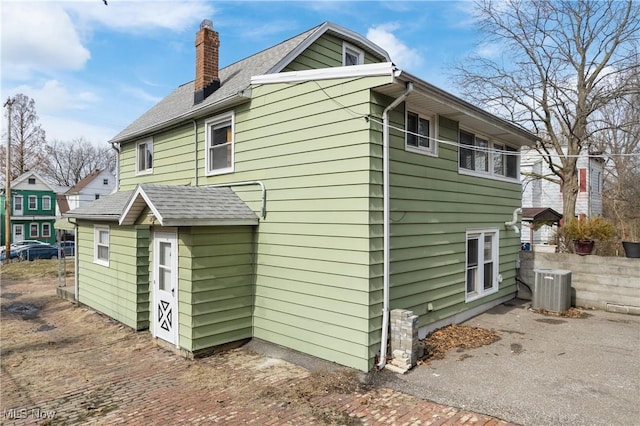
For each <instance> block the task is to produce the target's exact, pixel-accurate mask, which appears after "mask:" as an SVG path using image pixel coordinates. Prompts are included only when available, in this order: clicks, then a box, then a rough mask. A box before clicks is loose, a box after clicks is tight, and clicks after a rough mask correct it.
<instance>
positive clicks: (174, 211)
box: [120, 184, 258, 226]
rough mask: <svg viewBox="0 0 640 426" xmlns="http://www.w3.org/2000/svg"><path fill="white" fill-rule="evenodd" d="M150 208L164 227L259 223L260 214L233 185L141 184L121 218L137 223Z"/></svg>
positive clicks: (130, 222)
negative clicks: (233, 188) (238, 194)
mask: <svg viewBox="0 0 640 426" xmlns="http://www.w3.org/2000/svg"><path fill="white" fill-rule="evenodd" d="M145 207H149V209H150V210H151V212H152V214H153V215H154V216H155V218H156V220H157V221H158V223H159V224H160V225H162V226H208V225H257V224H258V217H257V216H256V215H255V213H254V212H253V210H251V209H250V208H249V207H248V206H247V205H246V204H245V203H244V201H242V200H241V199H240V197H238V196H237V195H236V193H235V192H233V190H232V189H231V188H225V187H216V188H211V187H195V186H177V185H154V184H140V185H138V187H137V188H136V190H135V191H134V193H133V195H132V196H131V197H130V198H129V200H128V202H127V205H126V207H125V209H124V211H123V212H122V215H121V217H120V224H121V225H132V224H134V223H135V222H136V220H137V219H138V217H139V216H140V214H141V213H142V211H143V210H144V208H145Z"/></svg>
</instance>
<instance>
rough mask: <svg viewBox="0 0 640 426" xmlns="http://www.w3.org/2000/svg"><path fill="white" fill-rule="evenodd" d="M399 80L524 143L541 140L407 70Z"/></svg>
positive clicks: (530, 143)
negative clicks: (506, 131) (502, 129)
mask: <svg viewBox="0 0 640 426" xmlns="http://www.w3.org/2000/svg"><path fill="white" fill-rule="evenodd" d="M397 77H398V78H397V81H398V82H402V83H403V84H406V83H407V82H411V83H413V85H414V87H415V89H416V90H417V91H422V92H427V93H429V95H430V96H434V97H436V98H439V99H440V100H443V101H445V102H447V103H449V104H452V105H455V106H456V107H457V108H459V109H460V110H461V111H463V112H464V113H465V114H468V115H470V116H474V117H476V118H477V119H479V120H483V121H485V122H488V123H490V124H492V125H494V126H497V127H502V128H504V129H505V130H508V131H509V132H511V133H513V134H515V135H516V136H518V137H519V138H520V139H521V141H522V145H525V146H526V145H532V144H535V143H536V142H537V141H539V140H540V138H539V137H538V136H536V135H534V134H533V133H531V132H529V131H528V130H526V129H524V128H522V127H520V126H517V125H515V124H513V123H510V122H509V121H507V120H503V119H502V118H500V117H497V116H495V115H493V114H491V113H489V112H487V111H485V110H483V109H482V108H479V107H477V106H475V105H473V104H471V103H469V102H467V101H465V100H464V99H461V98H459V97H457V96H455V95H453V94H451V93H449V92H447V91H445V90H443V89H440V88H439V87H437V86H434V85H433V84H430V83H428V82H426V81H424V80H422V79H420V78H419V77H416V76H414V75H412V74H410V73H408V72H406V71H402V72H401V73H398V75H397Z"/></svg>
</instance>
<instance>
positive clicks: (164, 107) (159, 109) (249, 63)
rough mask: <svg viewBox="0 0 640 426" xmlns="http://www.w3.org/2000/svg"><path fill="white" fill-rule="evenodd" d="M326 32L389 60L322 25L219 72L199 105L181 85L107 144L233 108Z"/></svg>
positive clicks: (373, 46)
mask: <svg viewBox="0 0 640 426" xmlns="http://www.w3.org/2000/svg"><path fill="white" fill-rule="evenodd" d="M326 32H328V33H331V34H334V35H337V36H339V37H343V38H345V39H347V40H349V41H350V42H352V43H353V44H355V45H357V46H359V47H361V48H363V49H365V50H367V51H368V52H371V53H372V54H373V55H375V56H377V57H378V58H380V59H381V60H384V61H386V62H388V61H390V60H391V59H390V58H389V54H388V53H387V52H385V51H384V50H383V49H382V48H381V47H380V46H377V45H376V44H374V43H372V42H371V41H369V40H367V39H366V38H364V37H362V36H361V35H360V34H357V33H355V32H353V31H351V30H349V29H347V28H343V27H341V26H339V25H336V24H333V23H331V22H324V23H322V24H320V25H318V26H316V27H314V28H311V29H310V30H307V31H305V32H303V33H302V34H298V35H297V36H295V37H292V38H290V39H288V40H285V41H283V42H282V43H279V44H276V45H275V46H272V47H270V48H268V49H265V50H263V51H261V52H258V53H256V54H254V55H252V56H249V57H248V58H245V59H242V60H240V61H238V62H235V63H233V64H231V65H229V66H227V67H224V68H222V69H220V71H219V78H220V88H219V89H217V90H216V91H215V92H213V93H212V94H211V95H209V96H208V97H207V98H206V99H205V100H204V101H202V102H201V103H199V104H196V105H194V103H193V92H194V90H193V87H194V82H193V81H191V82H189V83H186V84H183V85H182V86H180V87H178V88H177V89H176V90H174V91H173V92H172V93H170V94H169V95H168V96H167V97H166V98H164V99H163V100H161V101H160V102H158V103H157V104H156V105H155V106H154V107H152V108H151V109H150V110H149V111H147V112H146V113H144V114H143V115H142V116H140V118H138V119H137V120H135V121H134V122H133V123H131V124H130V125H129V126H128V127H126V128H125V129H124V130H122V131H121V132H120V133H118V134H117V135H116V136H115V137H114V138H113V139H111V141H110V142H112V143H113V142H126V141H130V140H133V139H134V138H139V137H142V136H146V135H149V134H151V133H153V132H154V131H157V130H160V129H162V128H164V127H168V126H171V125H173V124H178V123H181V122H184V121H186V120H188V119H193V118H199V117H201V116H205V115H206V114H209V113H211V111H212V110H214V109H216V108H221V107H222V106H223V105H227V106H233V105H235V104H236V103H239V102H244V101H246V100H248V99H249V97H250V92H249V91H247V89H248V88H249V87H250V84H251V77H253V76H257V75H264V74H270V73H277V72H280V71H281V70H282V69H283V68H284V67H285V66H286V65H288V64H289V63H290V62H291V61H292V60H293V59H295V57H297V55H299V54H300V53H301V52H302V51H303V50H304V49H305V48H306V47H308V46H309V45H310V44H311V43H313V42H314V41H315V40H316V39H317V38H318V37H320V36H321V35H322V34H324V33H326Z"/></svg>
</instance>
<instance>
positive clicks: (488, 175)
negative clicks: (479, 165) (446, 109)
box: [457, 128, 520, 183]
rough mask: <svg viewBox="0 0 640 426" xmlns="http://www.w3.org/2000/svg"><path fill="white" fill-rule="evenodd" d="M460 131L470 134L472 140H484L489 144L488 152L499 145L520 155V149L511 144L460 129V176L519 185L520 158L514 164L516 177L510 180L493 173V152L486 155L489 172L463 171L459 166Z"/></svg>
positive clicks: (460, 144)
mask: <svg viewBox="0 0 640 426" xmlns="http://www.w3.org/2000/svg"><path fill="white" fill-rule="evenodd" d="M460 131H463V132H466V133H471V134H472V135H473V136H474V138H480V139H483V140H486V141H487V142H488V143H489V147H488V148H489V150H493V149H494V146H495V144H499V145H504V146H505V147H507V146H508V147H509V148H512V149H515V150H516V151H513V152H514V153H516V154H519V153H520V148H517V147H514V146H513V145H511V144H508V143H506V142H503V141H501V140H495V139H492V138H490V137H488V136H486V135H484V134H482V133H478V132H475V131H473V130H469V129H466V128H460V129H458V160H457V161H458V173H459V174H461V175H467V176H475V177H481V178H486V179H493V180H500V181H503V182H511V183H514V182H517V183H520V158H519V157H518V158H517V164H516V177H514V178H511V177H507V176H503V175H498V174H495V173H494V171H493V170H494V167H493V152H492V151H491V152H489V154H488V155H487V157H488V158H487V163H488V168H489V171H488V172H482V171H477V170H471V169H465V168H463V167H461V166H460V150H461V149H462V148H463V147H462V143H461V142H460Z"/></svg>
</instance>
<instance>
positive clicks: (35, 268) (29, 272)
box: [0, 259, 73, 280]
mask: <svg viewBox="0 0 640 426" xmlns="http://www.w3.org/2000/svg"><path fill="white" fill-rule="evenodd" d="M64 266H65V265H64V260H61V261H60V263H58V260H57V259H38V260H34V261H33V262H15V261H14V262H10V263H8V264H3V265H2V266H0V274H1V275H2V279H3V280H30V279H37V278H57V277H58V271H60V274H63V272H64ZM66 272H67V276H68V277H71V276H73V262H69V261H67V264H66Z"/></svg>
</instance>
